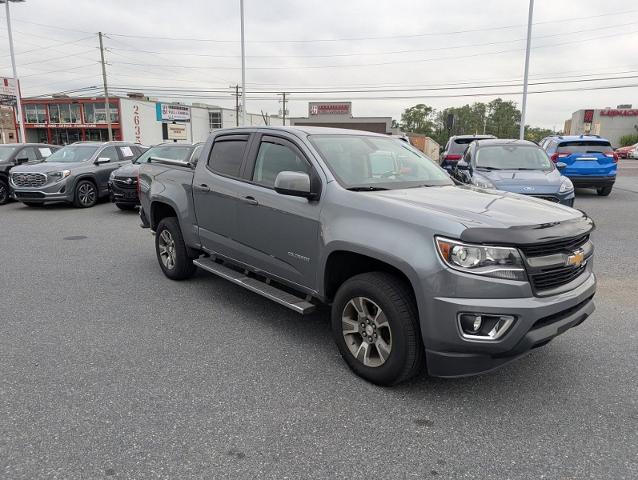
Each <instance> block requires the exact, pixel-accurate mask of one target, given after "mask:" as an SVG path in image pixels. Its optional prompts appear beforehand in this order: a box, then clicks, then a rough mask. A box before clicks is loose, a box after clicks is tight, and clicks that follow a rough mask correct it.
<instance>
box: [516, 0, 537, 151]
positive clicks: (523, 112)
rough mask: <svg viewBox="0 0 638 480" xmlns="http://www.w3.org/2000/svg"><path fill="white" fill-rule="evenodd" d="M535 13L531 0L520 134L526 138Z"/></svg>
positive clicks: (521, 137)
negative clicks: (530, 58) (528, 81)
mask: <svg viewBox="0 0 638 480" xmlns="http://www.w3.org/2000/svg"><path fill="white" fill-rule="evenodd" d="M533 14H534V0H529V17H528V19H527V47H526V48H525V73H524V74H523V105H522V108H521V126H520V132H519V136H520V139H521V140H523V139H524V138H525V113H526V111H527V80H528V76H529V50H530V45H531V44H532V16H533Z"/></svg>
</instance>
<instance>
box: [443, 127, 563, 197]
mask: <svg viewBox="0 0 638 480" xmlns="http://www.w3.org/2000/svg"><path fill="white" fill-rule="evenodd" d="M563 167H565V165H564V164H562V163H559V164H556V165H554V163H553V162H552V161H551V160H550V159H549V157H548V156H547V154H546V153H545V151H544V150H543V149H542V148H541V147H539V146H538V145H537V144H535V143H534V142H529V141H527V140H506V139H494V140H475V141H474V142H472V143H470V146H469V147H468V148H467V150H466V151H465V155H464V156H463V158H462V159H461V160H459V161H458V162H457V164H456V168H455V169H454V172H453V175H454V177H455V178H456V179H457V180H459V181H461V182H463V183H467V184H470V185H476V186H478V187H481V188H495V189H497V190H505V191H507V192H513V193H520V194H522V195H528V196H531V197H534V198H539V199H542V200H547V201H550V202H555V203H561V204H563V205H567V206H568V207H572V206H573V205H574V185H573V184H572V182H571V181H570V180H569V178H567V177H564V176H563V175H561V173H560V171H559V170H560V169H561V168H563Z"/></svg>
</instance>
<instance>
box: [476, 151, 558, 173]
mask: <svg viewBox="0 0 638 480" xmlns="http://www.w3.org/2000/svg"><path fill="white" fill-rule="evenodd" d="M476 168H478V169H480V168H487V169H494V170H495V169H498V170H548V171H549V170H553V169H554V165H553V163H552V162H551V160H550V159H549V158H548V157H547V154H546V153H545V151H544V150H543V149H542V148H539V147H533V146H527V145H525V146H522V145H496V146H493V147H481V148H479V149H478V151H477V153H476Z"/></svg>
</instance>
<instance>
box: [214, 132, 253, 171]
mask: <svg viewBox="0 0 638 480" xmlns="http://www.w3.org/2000/svg"><path fill="white" fill-rule="evenodd" d="M247 144H248V139H247V138H246V139H243V138H241V139H239V138H232V139H228V140H224V139H219V140H216V141H215V143H214V144H213V150H212V152H211V153H210V157H209V158H208V167H209V168H210V169H211V170H212V171H213V172H216V173H221V174H222V175H228V176H230V177H239V172H240V170H241V164H242V161H243V159H244V152H245V151H246V145H247Z"/></svg>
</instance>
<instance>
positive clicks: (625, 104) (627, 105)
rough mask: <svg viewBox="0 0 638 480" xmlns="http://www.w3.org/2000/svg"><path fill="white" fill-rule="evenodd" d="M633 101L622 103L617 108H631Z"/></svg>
mask: <svg viewBox="0 0 638 480" xmlns="http://www.w3.org/2000/svg"><path fill="white" fill-rule="evenodd" d="M631 106H632V105H631V103H623V104H622V105H618V106H617V107H616V108H619V109H623V108H631Z"/></svg>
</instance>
